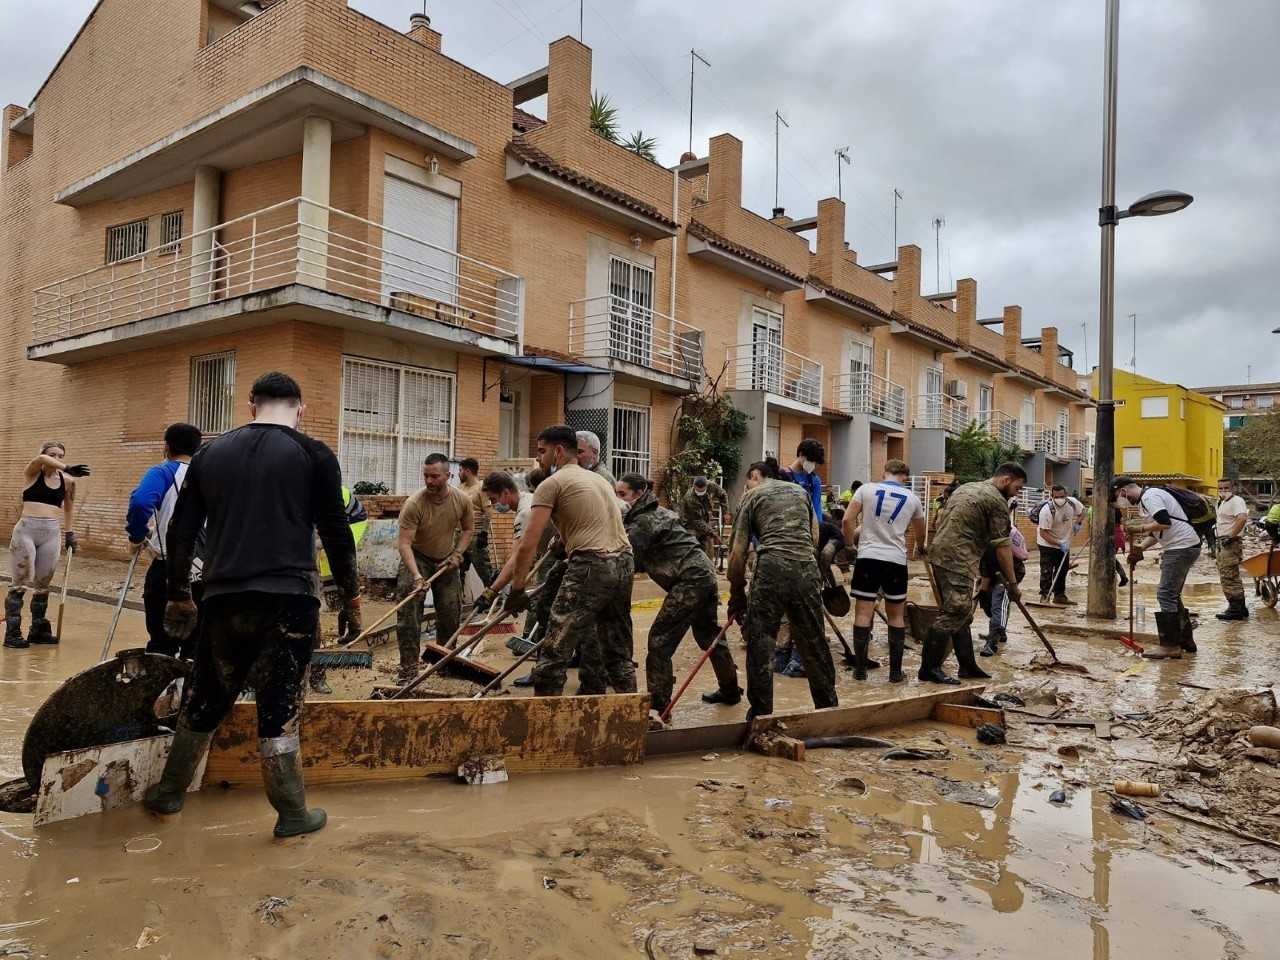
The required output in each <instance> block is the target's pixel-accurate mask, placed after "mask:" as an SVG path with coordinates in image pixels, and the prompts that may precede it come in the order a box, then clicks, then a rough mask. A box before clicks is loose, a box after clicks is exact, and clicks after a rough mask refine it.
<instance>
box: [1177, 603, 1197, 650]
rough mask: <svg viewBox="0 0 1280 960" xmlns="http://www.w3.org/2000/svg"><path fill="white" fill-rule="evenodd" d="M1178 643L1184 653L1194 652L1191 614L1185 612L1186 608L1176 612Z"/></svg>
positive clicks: (1194, 634)
mask: <svg viewBox="0 0 1280 960" xmlns="http://www.w3.org/2000/svg"><path fill="white" fill-rule="evenodd" d="M1178 641H1179V643H1181V645H1182V649H1183V651H1184V652H1186V653H1195V652H1196V633H1195V627H1194V625H1193V624H1192V623H1191V614H1190V613H1188V612H1187V609H1186V607H1183V608H1182V609H1181V610H1179V611H1178Z"/></svg>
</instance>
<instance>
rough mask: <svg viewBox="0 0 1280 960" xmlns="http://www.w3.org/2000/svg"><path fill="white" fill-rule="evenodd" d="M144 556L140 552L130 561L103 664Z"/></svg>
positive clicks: (113, 618) (108, 634) (99, 660)
mask: <svg viewBox="0 0 1280 960" xmlns="http://www.w3.org/2000/svg"><path fill="white" fill-rule="evenodd" d="M141 556H142V551H141V550H139V551H138V552H137V553H135V554H134V555H133V559H132V560H130V561H129V573H128V574H127V575H126V576H125V578H124V586H123V587H121V588H120V599H119V600H117V601H116V609H115V613H113V614H112V615H111V628H110V629H109V630H108V631H107V642H106V643H104V644H103V645H102V656H100V657H99V658H98V662H99V663H101V662H102V661H103V660H106V659H107V654H108V653H110V652H111V643H112V641H113V640H115V638H116V626H117V624H119V623H120V611H122V610H123V609H124V599H125V597H127V596H128V595H129V587H130V586H132V585H133V571H134V570H135V569H137V566H138V558H139V557H141Z"/></svg>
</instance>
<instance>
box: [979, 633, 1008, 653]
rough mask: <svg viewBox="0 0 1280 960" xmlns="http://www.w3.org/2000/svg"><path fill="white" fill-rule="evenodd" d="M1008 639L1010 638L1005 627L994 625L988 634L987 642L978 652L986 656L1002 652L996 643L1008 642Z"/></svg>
mask: <svg viewBox="0 0 1280 960" xmlns="http://www.w3.org/2000/svg"><path fill="white" fill-rule="evenodd" d="M1008 639H1009V638H1008V637H1006V636H1005V633H1004V627H992V628H991V631H990V632H989V633H988V634H987V636H986V641H987V642H986V643H984V644H983V645H982V649H981V650H979V651H978V652H979V653H980V654H982V656H984V657H994V656H995V655H996V654H997V653H999V652H1000V651H999V650H998V649H996V645H997V644H1000V643H1006V642H1008Z"/></svg>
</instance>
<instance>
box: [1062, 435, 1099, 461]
mask: <svg viewBox="0 0 1280 960" xmlns="http://www.w3.org/2000/svg"><path fill="white" fill-rule="evenodd" d="M1067 459H1068V460H1079V461H1080V465H1081V466H1082V467H1092V466H1093V438H1092V437H1090V436H1089V435H1088V434H1086V433H1073V434H1071V435H1070V436H1069V437H1067Z"/></svg>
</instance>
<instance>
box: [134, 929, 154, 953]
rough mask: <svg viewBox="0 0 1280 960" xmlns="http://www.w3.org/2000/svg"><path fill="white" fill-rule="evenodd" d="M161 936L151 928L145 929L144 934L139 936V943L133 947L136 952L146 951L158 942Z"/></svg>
mask: <svg viewBox="0 0 1280 960" xmlns="http://www.w3.org/2000/svg"><path fill="white" fill-rule="evenodd" d="M159 939H160V934H158V933H156V932H155V931H154V930H152V929H151V928H150V927H143V928H142V932H141V933H140V934H138V942H137V943H135V944H134V945H133V949H135V950H145V949H147V947H149V946H151V945H152V944H153V943H156V942H158V941H159Z"/></svg>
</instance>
